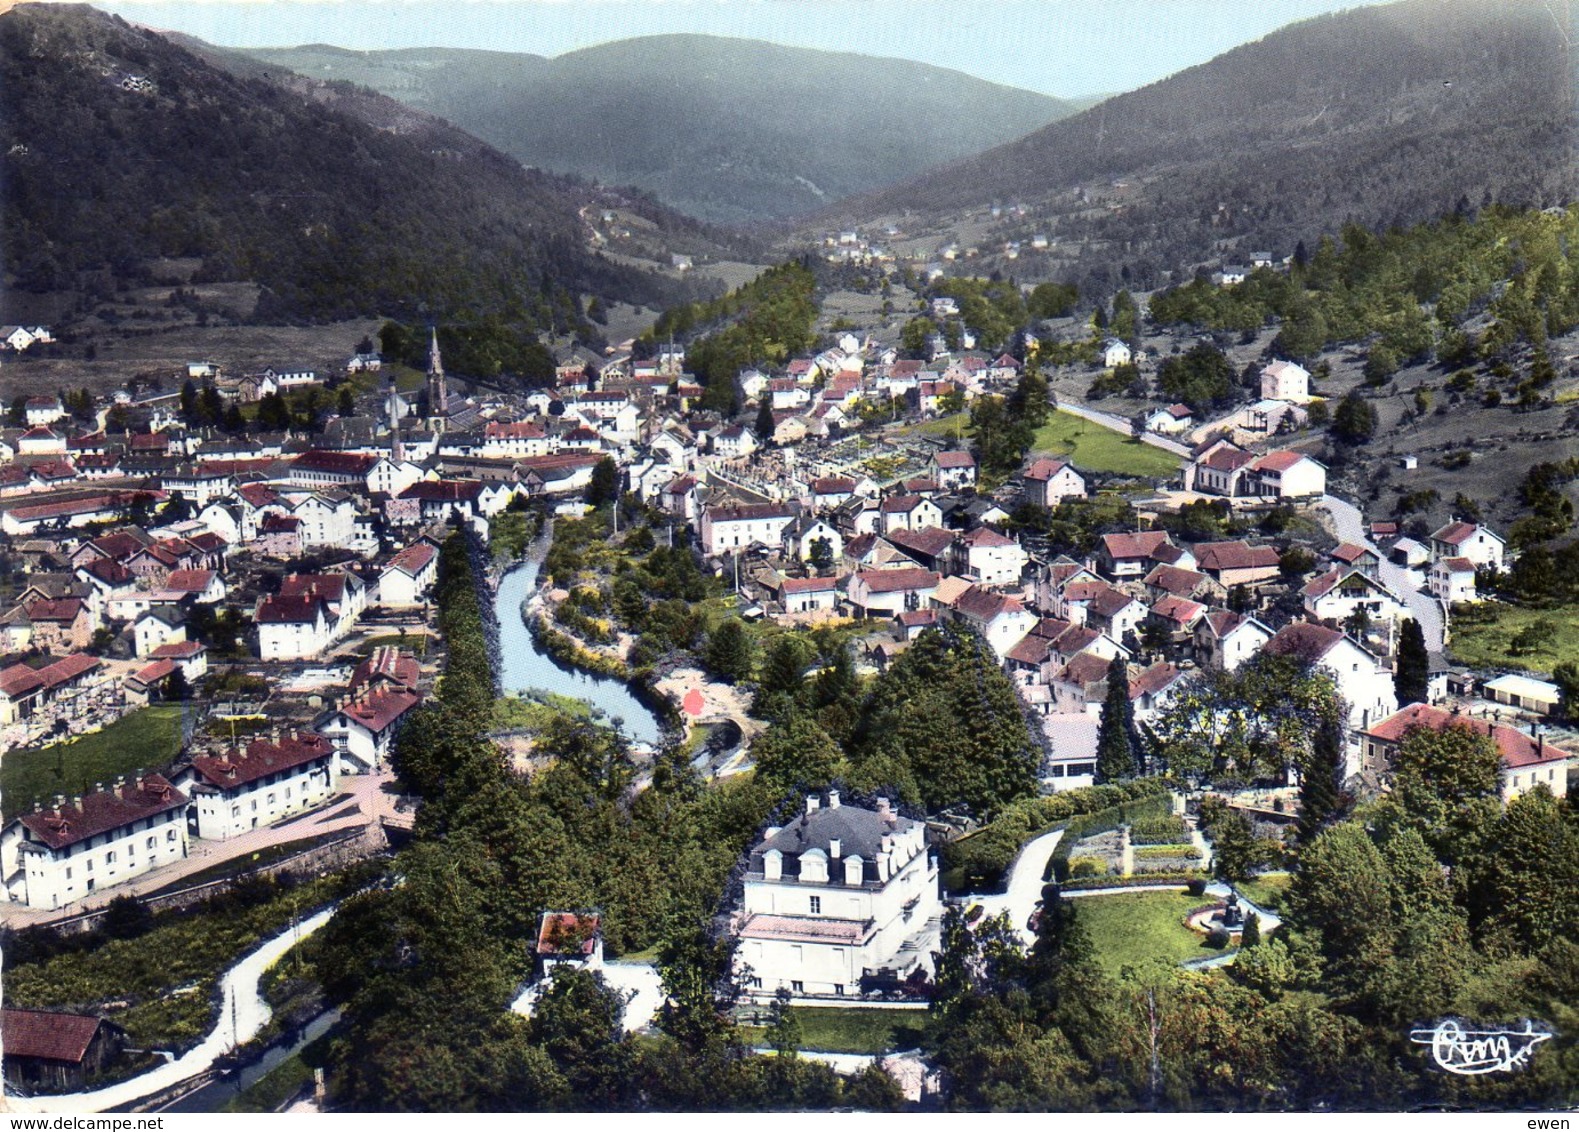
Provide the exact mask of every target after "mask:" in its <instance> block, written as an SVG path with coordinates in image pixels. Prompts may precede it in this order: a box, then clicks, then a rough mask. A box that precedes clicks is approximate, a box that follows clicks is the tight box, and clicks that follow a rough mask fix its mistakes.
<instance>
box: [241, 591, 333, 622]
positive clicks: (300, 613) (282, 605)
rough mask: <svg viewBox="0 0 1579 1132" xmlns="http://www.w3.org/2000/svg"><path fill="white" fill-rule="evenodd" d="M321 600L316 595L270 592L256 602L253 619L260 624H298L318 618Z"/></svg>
mask: <svg viewBox="0 0 1579 1132" xmlns="http://www.w3.org/2000/svg"><path fill="white" fill-rule="evenodd" d="M322 611H323V601H322V600H321V599H319V598H316V597H288V596H286V595H284V594H270V595H269V596H268V597H266V598H264V599H263V600H262V601H260V602H259V603H258V612H257V615H256V617H255V618H254V620H256V621H257V623H258V624H260V625H300V624H307V623H310V622H314V621H317V620H318V617H319V615H320V614H321V613H322Z"/></svg>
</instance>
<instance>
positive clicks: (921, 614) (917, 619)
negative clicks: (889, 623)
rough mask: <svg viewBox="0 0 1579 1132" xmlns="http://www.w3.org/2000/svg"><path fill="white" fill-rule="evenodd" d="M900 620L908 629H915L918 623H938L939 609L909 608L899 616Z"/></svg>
mask: <svg viewBox="0 0 1579 1132" xmlns="http://www.w3.org/2000/svg"><path fill="white" fill-rule="evenodd" d="M898 621H899V623H900V624H901V625H903V626H904V627H905V628H907V629H914V628H916V627H917V626H918V625H921V626H925V625H936V624H937V622H938V611H937V610H935V609H907V610H905V611H904V612H903V613H901V614H900V615H899V617H898Z"/></svg>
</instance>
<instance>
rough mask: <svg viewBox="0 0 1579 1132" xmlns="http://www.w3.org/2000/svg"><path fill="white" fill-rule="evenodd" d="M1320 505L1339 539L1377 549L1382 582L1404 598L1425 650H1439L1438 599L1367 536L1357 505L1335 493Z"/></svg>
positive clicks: (1439, 609)
mask: <svg viewBox="0 0 1579 1132" xmlns="http://www.w3.org/2000/svg"><path fill="white" fill-rule="evenodd" d="M1320 506H1321V508H1322V510H1324V511H1326V512H1327V514H1329V515H1331V516H1332V525H1333V528H1334V530H1335V532H1336V534H1337V536H1338V540H1339V541H1340V542H1352V543H1355V544H1356V545H1358V546H1363V547H1365V548H1366V549H1368V550H1374V551H1376V553H1377V555H1378V556H1379V557H1380V558H1381V560H1382V565H1381V580H1382V584H1383V585H1384V586H1386V587H1387V588H1388V589H1390V590H1391V591H1392V592H1393V593H1394V594H1396V595H1397V596H1398V597H1399V598H1401V599H1402V600H1403V602H1404V604H1405V605H1407V606H1408V607H1409V612H1410V613H1412V614H1413V615H1414V619H1415V620H1416V621H1418V622H1419V623H1420V631H1421V632H1422V633H1424V634H1425V647H1426V649H1427V650H1428V651H1430V652H1441V651H1442V641H1443V620H1442V606H1441V604H1440V603H1438V601H1437V599H1436V598H1434V597H1432V596H1431V595H1430V594H1428V593H1426V592H1425V591H1423V590H1419V589H1416V588H1415V586H1414V584H1413V582H1412V581H1411V580H1410V578H1409V572H1408V571H1407V570H1405V569H1404V568H1403V567H1402V566H1399V565H1397V564H1396V563H1393V562H1390V561H1388V559H1387V556H1386V555H1385V554H1383V553H1382V551H1381V550H1380V549H1379V548H1378V547H1377V546H1376V544H1375V543H1373V542H1372V541H1371V540H1370V539H1369V538H1368V537H1366V530H1365V515H1364V514H1363V513H1362V512H1361V511H1360V509H1359V508H1358V507H1356V506H1354V504H1352V503H1349V502H1348V501H1346V500H1343V499H1339V498H1338V497H1337V496H1335V495H1324V496H1322V497H1321V504H1320Z"/></svg>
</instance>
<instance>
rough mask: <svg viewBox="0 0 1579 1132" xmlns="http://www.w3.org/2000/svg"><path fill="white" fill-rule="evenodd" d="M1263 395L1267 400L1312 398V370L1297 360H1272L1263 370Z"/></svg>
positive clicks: (1303, 399) (1306, 399)
mask: <svg viewBox="0 0 1579 1132" xmlns="http://www.w3.org/2000/svg"><path fill="white" fill-rule="evenodd" d="M1261 397H1262V399H1263V400H1266V401H1298V402H1301V403H1303V402H1305V401H1308V400H1310V371H1309V370H1307V369H1306V368H1305V367H1304V366H1302V365H1299V364H1298V363H1296V362H1284V361H1276V362H1272V363H1271V364H1269V365H1268V366H1267V367H1266V368H1265V369H1263V370H1262V371H1261Z"/></svg>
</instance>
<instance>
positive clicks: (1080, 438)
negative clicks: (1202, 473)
mask: <svg viewBox="0 0 1579 1132" xmlns="http://www.w3.org/2000/svg"><path fill="white" fill-rule="evenodd" d="M1031 451H1033V452H1047V453H1051V454H1053V455H1056V456H1064V457H1067V458H1068V459H1069V460H1070V462H1072V463H1073V464H1074V465H1075V467H1077V468H1079V469H1081V470H1082V471H1087V472H1113V473H1115V474H1118V475H1130V476H1147V477H1152V476H1170V475H1172V474H1174V473H1175V472H1177V471H1178V470H1179V457H1177V456H1175V455H1173V454H1172V453H1169V452H1164V451H1163V450H1162V449H1160V448H1153V447H1152V446H1151V445H1149V444H1142V443H1141V442H1140V441H1138V440H1135V439H1133V438H1132V437H1128V436H1124V435H1122V434H1120V433H1117V432H1115V431H1113V430H1112V429H1110V428H1106V427H1104V426H1102V425H1099V424H1094V423H1092V422H1091V421H1088V420H1086V419H1085V418H1083V417H1077V416H1075V415H1074V414H1072V413H1064V412H1054V413H1053V414H1052V415H1051V416H1050V417H1049V418H1048V420H1047V423H1046V424H1044V425H1043V426H1042V427H1041V428H1039V429H1037V430H1036V439H1035V440H1034V441H1033V442H1032V444H1031Z"/></svg>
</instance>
